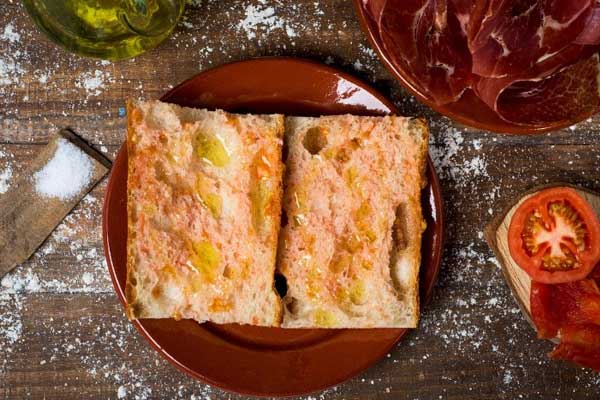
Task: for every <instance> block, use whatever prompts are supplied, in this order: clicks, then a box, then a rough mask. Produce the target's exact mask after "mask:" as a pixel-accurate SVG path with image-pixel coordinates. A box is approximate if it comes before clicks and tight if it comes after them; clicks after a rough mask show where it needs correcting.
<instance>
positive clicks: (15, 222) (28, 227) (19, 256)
mask: <svg viewBox="0 0 600 400" xmlns="http://www.w3.org/2000/svg"><path fill="white" fill-rule="evenodd" d="M61 138H63V139H66V140H68V141H69V142H71V143H72V144H74V145H75V146H76V147H77V148H79V149H80V150H82V151H83V152H84V153H85V154H86V155H87V156H89V158H90V159H91V160H93V161H92V162H93V172H92V176H91V179H90V180H89V182H88V183H87V184H86V185H85V186H83V187H82V188H81V189H80V190H79V192H78V193H77V194H76V195H74V196H71V197H69V198H67V199H60V198H43V197H41V196H40V195H39V194H37V193H36V190H35V188H34V182H33V179H32V177H33V176H34V174H35V173H36V172H38V171H39V170H41V169H42V168H43V167H44V166H45V165H46V164H47V163H48V161H49V160H50V159H52V157H53V156H54V154H55V152H56V149H57V145H58V140H59V139H61ZM110 166H111V162H110V161H109V160H108V159H107V158H106V157H104V156H103V155H102V154H101V153H99V152H98V151H96V150H94V149H93V148H92V147H91V146H89V145H88V144H87V143H86V142H85V141H84V140H83V139H81V138H80V137H79V136H77V135H76V134H75V133H74V132H72V131H70V130H68V129H63V130H62V131H60V132H59V133H58V134H57V135H55V136H54V138H53V139H52V140H50V142H49V143H48V144H47V145H46V146H45V147H44V148H43V149H42V150H41V151H40V152H39V153H38V155H37V157H35V158H34V159H33V160H32V161H31V163H30V164H29V167H28V168H27V169H26V170H24V171H22V173H20V174H19V177H18V179H17V180H16V182H15V184H13V186H12V187H11V189H10V190H9V191H8V192H6V193H5V194H3V195H2V197H1V198H0V278H2V277H3V276H4V275H5V274H7V273H8V272H10V271H11V270H12V269H13V268H14V267H15V266H17V265H18V264H20V263H22V262H24V261H26V260H27V259H28V258H29V257H30V256H31V255H32V254H33V253H34V252H35V251H36V250H37V248H38V247H39V246H40V245H41V244H42V243H43V242H44V240H46V238H47V237H48V236H49V235H50V233H52V231H53V230H54V228H56V226H57V225H58V224H59V223H60V222H61V221H62V220H63V219H64V218H65V217H66V216H67V214H68V213H69V212H71V210H72V209H73V207H75V206H76V205H77V203H79V201H80V200H81V199H82V198H83V197H84V196H85V195H86V194H87V193H88V192H89V191H90V190H91V189H92V188H93V187H94V186H96V184H97V183H98V182H100V180H102V178H104V176H105V175H106V174H107V173H108V171H109V170H110Z"/></svg>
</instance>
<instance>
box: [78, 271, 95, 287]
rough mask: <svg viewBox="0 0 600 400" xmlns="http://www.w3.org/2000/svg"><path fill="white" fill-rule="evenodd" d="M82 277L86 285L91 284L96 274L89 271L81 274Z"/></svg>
mask: <svg viewBox="0 0 600 400" xmlns="http://www.w3.org/2000/svg"><path fill="white" fill-rule="evenodd" d="M81 279H82V280H83V283H85V284H86V285H89V284H90V283H92V282H94V276H93V275H92V274H90V273H89V272H84V273H83V275H82V276H81Z"/></svg>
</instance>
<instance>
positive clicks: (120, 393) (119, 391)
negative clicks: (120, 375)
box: [117, 386, 127, 399]
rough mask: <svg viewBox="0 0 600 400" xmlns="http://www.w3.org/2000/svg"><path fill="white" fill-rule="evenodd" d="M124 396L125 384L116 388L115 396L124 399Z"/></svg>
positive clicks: (125, 392) (125, 391)
mask: <svg viewBox="0 0 600 400" xmlns="http://www.w3.org/2000/svg"><path fill="white" fill-rule="evenodd" d="M125 396H127V389H125V386H119V389H117V398H119V399H124V398H125Z"/></svg>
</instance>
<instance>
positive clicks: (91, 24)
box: [23, 0, 185, 60]
mask: <svg viewBox="0 0 600 400" xmlns="http://www.w3.org/2000/svg"><path fill="white" fill-rule="evenodd" d="M23 2H24V3H25V7H26V9H27V11H28V12H29V14H30V15H31V17H32V18H33V20H34V21H35V23H36V24H37V26H38V27H39V28H40V29H41V30H42V31H43V32H44V33H45V34H46V35H48V37H49V38H50V39H51V40H52V41H54V42H56V43H58V44H59V45H61V46H63V47H65V48H66V49H67V50H69V51H72V52H74V53H77V54H80V55H83V56H89V57H97V58H102V59H110V60H117V59H123V58H129V57H134V56H136V55H138V54H140V53H143V52H144V51H146V50H148V49H151V48H153V47H155V46H157V45H158V44H159V43H160V42H162V41H163V40H165V39H166V38H167V37H168V36H169V35H170V34H171V32H172V31H173V28H174V27H175V25H176V24H177V21H178V20H179V18H180V17H181V14H182V13H183V9H184V7H185V0H23Z"/></svg>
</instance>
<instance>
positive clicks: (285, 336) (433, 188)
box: [103, 58, 443, 396]
mask: <svg viewBox="0 0 600 400" xmlns="http://www.w3.org/2000/svg"><path fill="white" fill-rule="evenodd" d="M162 100H164V101H168V102H172V103H177V104H180V105H185V106H191V107H206V108H210V109H215V108H222V109H225V110H228V111H233V112H255V113H271V112H279V113H286V114H294V115H320V114H341V113H353V114H360V115H381V114H385V113H390V112H393V111H394V110H395V109H394V106H393V105H392V104H391V103H390V102H389V101H387V100H386V99H385V98H383V97H382V96H381V95H379V94H378V93H376V92H375V91H373V90H372V89H371V88H369V87H368V86H367V85H365V84H364V83H361V82H359V81H358V80H356V79H354V78H352V77H351V76H348V75H345V74H343V73H341V72H339V71H337V70H335V69H332V68H330V67H327V66H324V65H320V64H316V63H313V62H309V61H303V60H298V59H290V58H265V59H256V60H250V61H244V62H238V63H233V64H228V65H224V66H222V67H218V68H215V69H212V70H209V71H206V72H202V73H200V74H198V75H196V76H195V77H193V78H192V79H190V80H188V81H186V82H184V83H182V84H181V85H179V86H178V87H176V88H175V89H173V90H171V91H170V92H169V93H167V94H166V95H165V96H163V98H162ZM427 177H428V180H429V185H428V186H427V187H426V188H425V190H424V191H423V209H424V215H425V218H426V220H427V231H426V232H425V236H424V239H423V265H422V268H421V296H422V297H421V298H422V299H424V301H427V300H428V299H429V298H430V296H431V291H432V288H433V286H434V283H435V281H436V278H437V275H438V271H439V267H440V257H441V251H442V241H443V215H442V199H441V196H440V186H439V182H438V178H437V176H436V174H435V171H434V169H433V166H432V164H431V161H430V162H429V168H428V171H427ZM126 187H127V151H126V148H125V146H123V147H122V149H121V151H120V152H119V154H118V156H117V159H116V160H115V163H114V166H113V169H112V173H111V176H110V180H109V182H108V189H107V191H106V198H105V203H104V212H103V236H104V251H105V254H106V259H107V261H108V268H109V270H110V274H111V277H112V281H113V284H114V287H115V290H116V292H117V295H118V296H119V299H120V300H121V303H122V304H123V305H125V295H124V288H125V279H126V239H127V213H126ZM133 324H134V325H135V327H136V328H137V329H138V330H139V331H140V332H141V333H142V335H143V336H144V337H145V338H146V340H148V342H149V343H150V344H151V345H152V346H153V347H154V348H155V349H156V350H157V351H158V352H159V353H160V354H162V355H163V356H164V357H165V358H166V359H167V360H168V361H169V362H171V363H172V364H173V365H175V366H176V367H177V368H179V369H180V370H182V371H184V372H186V373H188V374H190V375H191V376H193V377H195V378H197V379H200V380H202V381H204V382H207V383H210V384H212V385H215V386H218V387H220V388H222V389H225V390H230V391H233V392H238V393H244V394H252V395H264V396H282V395H300V394H305V393H309V392H313V391H316V390H320V389H324V388H326V387H329V386H332V385H335V384H338V383H340V382H343V381H345V380H347V379H348V378H350V377H352V376H354V375H356V374H358V373H359V372H361V371H363V370H365V369H366V368H368V367H369V366H370V365H372V364H373V363H375V362H376V361H377V360H379V359H381V358H382V357H383V356H385V355H386V353H387V352H389V351H390V350H391V349H392V347H394V345H395V344H396V343H397V342H398V340H400V338H401V337H402V336H403V335H404V334H405V333H406V330H404V329H368V330H286V329H279V328H259V327H250V326H239V325H215V324H211V323H205V324H198V323H196V322H194V321H189V320H187V321H175V320H172V319H160V320H141V321H134V322H133Z"/></svg>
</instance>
